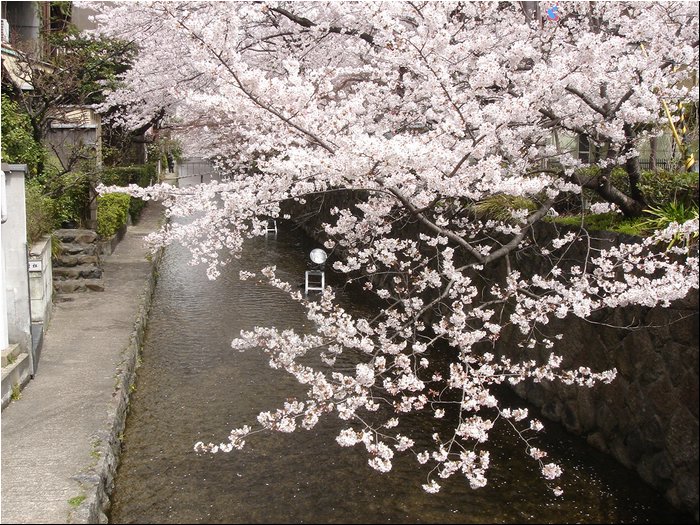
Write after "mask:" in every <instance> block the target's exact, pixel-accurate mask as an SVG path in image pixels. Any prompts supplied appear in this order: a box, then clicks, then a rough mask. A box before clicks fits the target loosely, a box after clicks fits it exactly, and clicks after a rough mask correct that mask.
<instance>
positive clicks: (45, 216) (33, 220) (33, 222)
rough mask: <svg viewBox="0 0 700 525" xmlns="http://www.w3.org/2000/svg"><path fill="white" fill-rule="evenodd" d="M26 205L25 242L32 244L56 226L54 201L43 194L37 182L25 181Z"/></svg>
mask: <svg viewBox="0 0 700 525" xmlns="http://www.w3.org/2000/svg"><path fill="white" fill-rule="evenodd" d="M25 203H26V207H27V243H28V244H33V243H35V242H37V241H38V240H39V239H41V238H42V237H43V236H44V235H46V234H47V233H50V232H52V231H53V230H54V229H55V227H56V203H55V202H54V200H53V199H52V198H51V197H49V196H47V195H44V194H43V192H42V188H41V186H40V185H38V184H32V183H29V182H28V183H27V185H26V188H25Z"/></svg>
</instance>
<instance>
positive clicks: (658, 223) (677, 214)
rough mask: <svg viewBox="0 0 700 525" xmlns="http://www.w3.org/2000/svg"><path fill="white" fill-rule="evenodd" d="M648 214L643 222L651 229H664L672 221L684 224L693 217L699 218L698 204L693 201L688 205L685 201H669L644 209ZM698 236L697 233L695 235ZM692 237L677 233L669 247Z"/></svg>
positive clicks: (687, 240)
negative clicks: (684, 236) (687, 237)
mask: <svg viewBox="0 0 700 525" xmlns="http://www.w3.org/2000/svg"><path fill="white" fill-rule="evenodd" d="M644 211H645V213H646V214H647V217H648V218H647V219H646V220H644V221H643V222H642V223H641V224H642V226H643V227H644V228H648V229H649V230H663V229H664V228H666V227H667V226H668V225H669V224H671V223H672V222H675V223H678V224H683V223H684V222H686V221H689V220H691V219H697V218H698V205H697V204H696V203H692V204H690V205H688V206H686V205H685V204H684V203H683V202H678V201H675V200H674V201H671V202H667V203H666V204H664V205H663V206H655V207H651V208H649V209H648V210H644ZM693 238H694V239H695V238H697V234H696V235H695V236H693ZM689 241H690V239H684V238H682V236H681V234H676V236H675V237H674V238H673V239H671V242H670V243H669V245H668V247H669V248H670V247H671V246H673V245H674V244H676V243H677V242H681V243H683V242H686V243H687V242H689Z"/></svg>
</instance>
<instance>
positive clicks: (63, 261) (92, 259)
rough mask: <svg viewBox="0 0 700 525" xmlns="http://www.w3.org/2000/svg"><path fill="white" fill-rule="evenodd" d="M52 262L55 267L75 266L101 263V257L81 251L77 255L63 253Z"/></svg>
mask: <svg viewBox="0 0 700 525" xmlns="http://www.w3.org/2000/svg"><path fill="white" fill-rule="evenodd" d="M52 264H53V267H54V268H56V267H57V266H68V267H73V266H79V265H87V264H95V265H99V264H100V258H99V256H97V255H85V254H83V253H79V254H76V255H70V254H61V255H59V256H58V257H55V258H54V259H53V260H52Z"/></svg>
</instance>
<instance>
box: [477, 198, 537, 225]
mask: <svg viewBox="0 0 700 525" xmlns="http://www.w3.org/2000/svg"><path fill="white" fill-rule="evenodd" d="M522 209H526V210H529V211H534V210H536V209H537V205H536V204H535V203H534V202H533V201H532V200H530V199H528V198H525V197H516V196H513V195H505V194H498V195H494V196H492V197H489V198H487V199H484V200H482V201H479V202H477V203H476V204H474V205H473V206H472V210H473V211H474V213H475V214H476V216H477V217H478V218H480V219H484V220H489V219H491V220H496V221H504V222H511V221H512V220H513V215H512V214H511V212H512V211H514V210H522Z"/></svg>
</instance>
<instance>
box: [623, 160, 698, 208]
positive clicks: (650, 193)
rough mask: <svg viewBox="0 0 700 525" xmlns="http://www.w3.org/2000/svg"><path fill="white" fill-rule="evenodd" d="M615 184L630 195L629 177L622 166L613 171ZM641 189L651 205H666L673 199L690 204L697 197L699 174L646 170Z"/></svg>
mask: <svg viewBox="0 0 700 525" xmlns="http://www.w3.org/2000/svg"><path fill="white" fill-rule="evenodd" d="M611 179H612V181H613V184H614V185H615V186H616V187H617V188H619V189H621V190H622V191H624V192H625V193H627V194H628V195H629V179H628V178H627V173H626V172H625V171H624V170H622V169H621V168H617V169H616V170H614V171H613V173H612V176H611ZM639 189H640V190H641V191H642V193H643V194H644V198H645V199H646V202H647V204H648V205H649V206H651V207H658V206H664V205H665V204H666V203H669V202H672V201H678V202H682V203H684V204H685V205H690V204H691V202H692V201H693V200H695V199H697V191H698V174H697V173H689V172H672V171H659V172H653V171H645V172H642V176H641V180H640V181H639Z"/></svg>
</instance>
